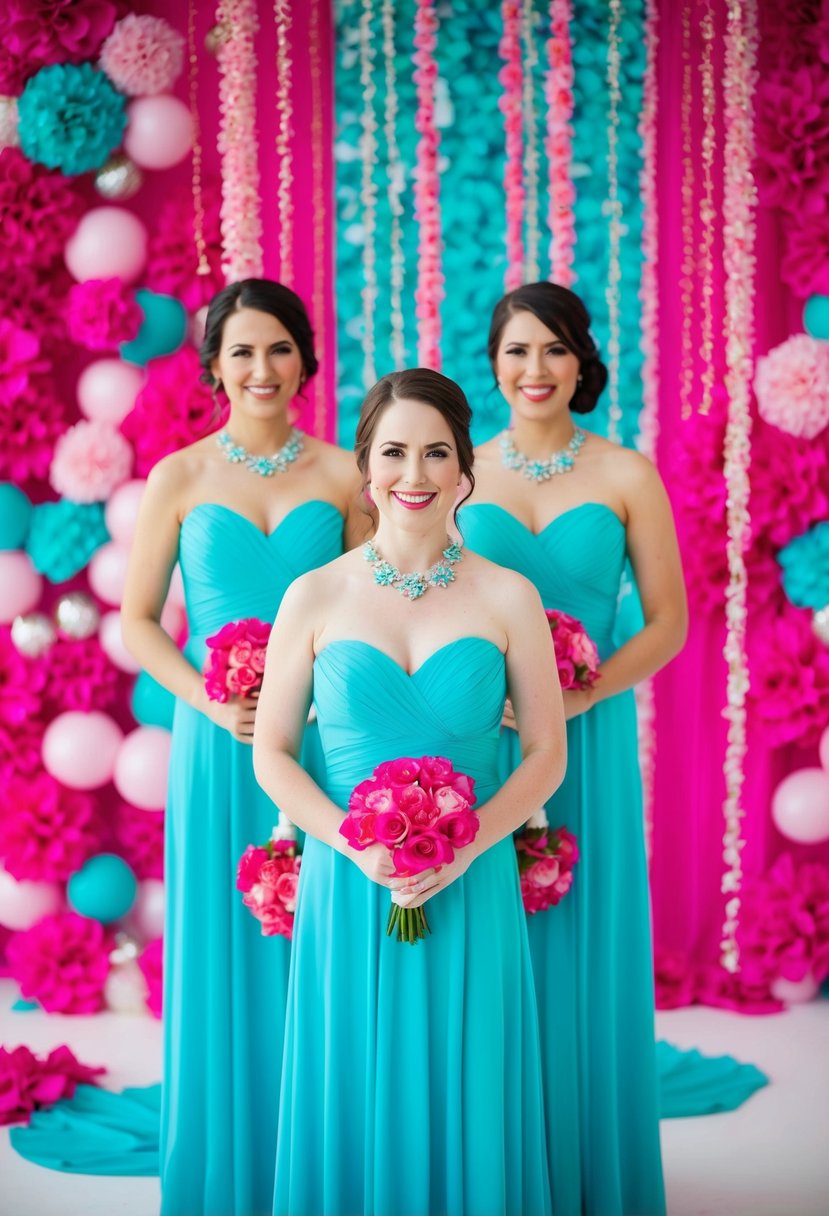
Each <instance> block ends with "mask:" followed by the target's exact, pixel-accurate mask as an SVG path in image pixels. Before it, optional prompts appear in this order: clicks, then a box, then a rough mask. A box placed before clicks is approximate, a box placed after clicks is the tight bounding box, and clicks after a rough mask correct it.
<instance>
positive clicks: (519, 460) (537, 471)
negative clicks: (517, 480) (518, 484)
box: [499, 427, 587, 481]
mask: <svg viewBox="0 0 829 1216" xmlns="http://www.w3.org/2000/svg"><path fill="white" fill-rule="evenodd" d="M586 438H587V436H586V435H585V433H584V431H583V430H581V429H580V428H579V427H576V429H575V430H574V431H573V438H572V439H571V440H570V442H569V443H568V444H567V447H566V448H561V450H560V451H558V452H552V453H551V454H550V455H549V456H547V457H545V459H544V460H533V459H531V457H529V456H525V455H524V453H523V452H519V451H518V449H517V448H516V446H515V444H514V443H513V441H512V439H511V437H510V435H509V434H508V433H507V432H505V433H504V434H503V435H502V436H501V438H500V440H499V446H500V448H501V464H502V465H503V466H504V468H505V469H515V470H516V472H520V473H521V475H522V477H526V479H527V481H549V480H550V478H551V477H555V476H556V474H558V473H570V472H571V471H572V469H573V465H574V464H575V462H576V457H577V456H578V454H579V452H580V451H581V449H582V447H583V446H584V441H585V439H586Z"/></svg>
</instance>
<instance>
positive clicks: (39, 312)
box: [0, 265, 72, 353]
mask: <svg viewBox="0 0 829 1216" xmlns="http://www.w3.org/2000/svg"><path fill="white" fill-rule="evenodd" d="M71 286H72V278H71V275H70V274H69V272H68V271H67V270H65V269H63V268H61V267H60V266H54V265H53V266H52V267H50V268H48V269H42V268H38V267H36V266H30V265H26V266H16V267H15V269H14V274H13V275H0V317H5V319H6V320H7V321H10V322H11V323H12V324H13V325H14V326H16V327H17V328H18V329H26V330H29V332H31V333H36V334H37V335H38V337H39V338H40V341H41V346H42V347H43V348H46V349H47V350H49V351H50V352H51V353H55V346H57V345H63V344H65V343H67V342H68V337H67V333H66V297H67V296H68V294H69V289H70V287H71Z"/></svg>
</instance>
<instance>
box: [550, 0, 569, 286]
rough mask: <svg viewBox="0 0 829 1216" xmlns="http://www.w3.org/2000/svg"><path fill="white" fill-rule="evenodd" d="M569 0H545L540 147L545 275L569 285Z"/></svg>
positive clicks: (562, 284)
mask: <svg viewBox="0 0 829 1216" xmlns="http://www.w3.org/2000/svg"><path fill="white" fill-rule="evenodd" d="M572 15H573V14H572V9H571V5H570V0H551V3H550V37H549V39H548V40H547V65H548V66H547V75H546V82H545V84H546V99H547V137H546V140H545V144H544V148H545V151H546V154H547V163H548V166H549V190H550V195H549V205H548V211H547V226H548V228H549V230H550V278H551V279H552V280H553V282H555V283H560V284H561V286H562V287H571V286H572V285H573V280H574V278H575V275H574V274H573V251H574V247H575V243H576V225H575V217H574V215H573V204H574V203H575V201H576V192H575V189H574V187H573V179H572V176H571V168H572V161H573V143H572V140H573V127H572V118H573V52H572V46H571V43H570V22H571V20H572Z"/></svg>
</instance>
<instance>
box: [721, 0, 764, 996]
mask: <svg viewBox="0 0 829 1216" xmlns="http://www.w3.org/2000/svg"><path fill="white" fill-rule="evenodd" d="M756 55H757V12H756V8H755V0H728V19H727V25H726V33H725V71H724V79H723V91H724V97H725V152H724V163H725V169H724V183H723V184H724V192H723V220H724V228H723V235H724V260H725V273H726V281H725V306H726V309H725V344H726V351H725V354H726V387H727V389H728V398H729V405H728V421H727V425H726V434H725V462H724V463H725V483H726V524H727V529H728V540H727V545H726V552H727V556H728V587H727V589H726V604H725V615H726V640H725V647H724V650H723V655H724V658H725V661H726V663H727V665H728V677H727V684H726V690H727V705H726V708H725V710H724V716H725V718H726V720H727V722H728V742H727V745H726V752H725V761H724V764H723V774H724V777H725V786H726V797H725V801H724V803H723V818H724V821H725V831H724V834H723V863H724V866H725V871H724V873H723V877H722V888H721V889H722V893H723V894H724V895H725V896H726V897H727V899H726V904H725V919H724V923H723V928H722V940H721V953H720V961H721V963H722V965H723V967H724V968H725V970H726V971H729V972H732V973H733V972H737V971H739V967H740V954H739V947H738V942H737V932H738V928H739V913H740V887H741V883H742V861H741V856H740V854H741V850H742V847H743V843H744V842H743V839H742V830H741V820H742V818H743V813H744V812H743V808H742V803H741V796H742V789H743V781H744V771H743V764H744V761H745V755H746V730H745V727H746V708H745V698H746V692H747V691H748V684H749V675H748V660H747V656H746V649H745V632H746V582H747V580H746V565H745V557H744V555H745V552H746V549H747V548H748V545H749V542H750V538H751V518H750V516H749V476H748V470H749V464H750V460H751V413H750V408H749V405H750V391H751V379H752V355H753V351H752V339H753V333H754V323H753V322H754V310H753V304H754V295H753V292H754V271H755V254H754V234H755V219H754V211H755V206H756V200H757V191H756V187H755V184H754V178H753V175H752V161H753V157H754V127H753V116H752V114H753V112H752V100H753V94H754V88H755V83H756V78H757V70H756Z"/></svg>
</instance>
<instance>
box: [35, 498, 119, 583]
mask: <svg viewBox="0 0 829 1216" xmlns="http://www.w3.org/2000/svg"><path fill="white" fill-rule="evenodd" d="M108 540H109V532H107V529H106V524H105V523H104V504H103V503H100V502H92V503H79V502H70V501H69V499H68V498H62V499H61V500H60V502H45V503H41V505H40V506H37V507H35V508H34V510H33V511H32V520H31V524H30V527H29V536H28V539H27V541H26V552H27V553H28V554H29V557H30V558H31V559H32V565H33V566H34V568H35V570H37V571H39V573H40V574H42V575H43V576H44V577H45V578H48V579H49V581H50V582H52V583H63V582H66V580H67V579H69V578H73V577H74V576H75V575H76V574H78V573H79V571H81V570H83V569H84V567H85V566H86V565H87V564H88V562H89V560H90V558H91V557H92V555H93V553H95V552H96V551H97V550H98V549H100V547H101V545H104V544H106V542H107V541H108Z"/></svg>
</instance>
